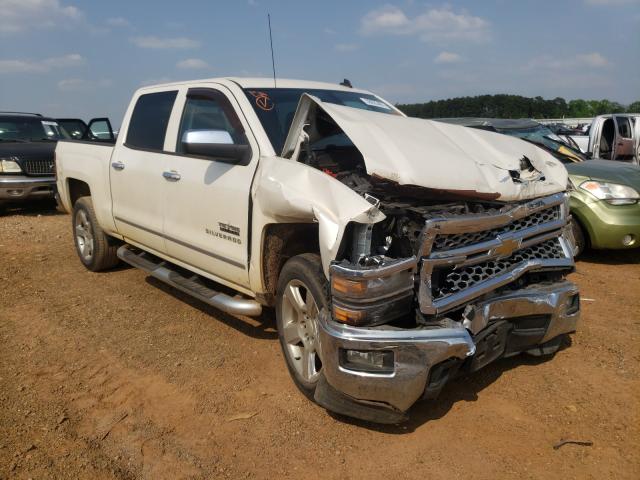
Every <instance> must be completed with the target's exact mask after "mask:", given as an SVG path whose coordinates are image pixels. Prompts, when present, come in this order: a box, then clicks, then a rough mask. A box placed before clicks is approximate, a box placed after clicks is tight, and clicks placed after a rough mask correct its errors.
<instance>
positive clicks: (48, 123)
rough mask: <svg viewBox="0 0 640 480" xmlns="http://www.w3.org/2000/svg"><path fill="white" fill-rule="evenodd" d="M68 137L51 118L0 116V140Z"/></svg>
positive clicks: (19, 140)
mask: <svg viewBox="0 0 640 480" xmlns="http://www.w3.org/2000/svg"><path fill="white" fill-rule="evenodd" d="M62 138H68V136H67V135H66V134H65V133H63V131H62V129H61V128H60V126H59V125H58V124H57V123H56V122H54V121H52V120H43V119H41V118H34V117H3V118H0V142H11V141H16V142H41V141H46V140H54V141H55V140H60V139H62Z"/></svg>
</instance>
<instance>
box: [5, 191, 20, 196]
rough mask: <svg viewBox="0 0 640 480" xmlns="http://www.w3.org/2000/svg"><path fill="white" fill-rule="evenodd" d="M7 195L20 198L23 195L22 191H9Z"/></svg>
mask: <svg viewBox="0 0 640 480" xmlns="http://www.w3.org/2000/svg"><path fill="white" fill-rule="evenodd" d="M7 193H8V194H9V195H11V196H12V197H19V196H20V195H22V190H8V191H7Z"/></svg>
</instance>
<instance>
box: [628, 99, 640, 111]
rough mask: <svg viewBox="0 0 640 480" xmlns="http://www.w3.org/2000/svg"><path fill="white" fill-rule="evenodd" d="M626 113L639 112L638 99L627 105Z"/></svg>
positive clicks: (639, 103)
mask: <svg viewBox="0 0 640 480" xmlns="http://www.w3.org/2000/svg"><path fill="white" fill-rule="evenodd" d="M627 113H640V100H638V101H635V102H633V103H632V104H630V105H629V106H628V107H627Z"/></svg>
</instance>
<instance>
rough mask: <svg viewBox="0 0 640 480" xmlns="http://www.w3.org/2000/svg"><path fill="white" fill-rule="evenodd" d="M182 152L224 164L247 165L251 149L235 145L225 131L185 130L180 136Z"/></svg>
mask: <svg viewBox="0 0 640 480" xmlns="http://www.w3.org/2000/svg"><path fill="white" fill-rule="evenodd" d="M181 142H182V151H183V152H184V153H188V154H190V155H196V156H198V157H206V158H210V159H212V160H217V161H220V162H225V163H233V164H236V165H248V164H249V161H250V160H251V147H250V146H249V145H248V144H244V145H236V144H235V143H234V142H233V138H231V134H230V133H229V132H227V131H226V130H187V131H186V132H184V134H183V135H182V139H181Z"/></svg>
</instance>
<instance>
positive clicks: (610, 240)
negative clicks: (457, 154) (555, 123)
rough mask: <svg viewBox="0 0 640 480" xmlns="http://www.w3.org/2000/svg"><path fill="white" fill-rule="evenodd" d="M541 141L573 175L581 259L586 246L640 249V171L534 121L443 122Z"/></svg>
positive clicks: (575, 225) (573, 203)
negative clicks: (592, 154) (589, 155)
mask: <svg viewBox="0 0 640 480" xmlns="http://www.w3.org/2000/svg"><path fill="white" fill-rule="evenodd" d="M441 121H445V122H448V123H455V124H458V125H465V126H467V127H472V128H479V129H484V130H491V131H494V132H498V133H502V134H505V135H511V136H514V137H519V138H522V139H523V140H526V141H529V142H532V143H535V144H536V145H538V146H539V147H541V148H543V149H545V150H547V151H548V152H550V153H551V154H553V155H554V156H555V157H556V158H557V159H558V160H560V161H561V162H562V163H563V164H564V165H565V167H566V168H567V171H568V172H569V181H570V183H571V187H572V190H571V192H570V194H571V199H570V205H571V214H572V216H573V232H574V237H575V239H576V255H578V254H580V253H581V252H582V251H583V250H584V249H585V248H587V247H590V248H595V249H626V248H637V247H640V167H638V166H635V165H631V164H629V163H624V162H619V161H612V160H587V159H586V157H585V156H584V155H583V154H582V153H581V152H580V151H579V150H578V149H575V148H572V147H571V146H569V145H567V144H566V143H564V142H563V141H562V139H561V138H560V137H558V136H557V135H555V134H554V133H553V132H552V131H551V130H550V129H549V128H548V127H546V126H544V125H542V124H540V123H538V122H535V121H533V120H508V119H493V118H454V119H442V120H441Z"/></svg>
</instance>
